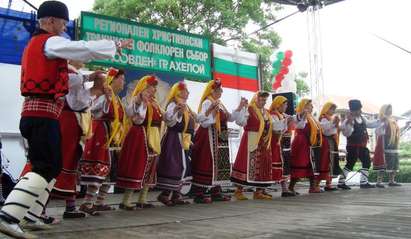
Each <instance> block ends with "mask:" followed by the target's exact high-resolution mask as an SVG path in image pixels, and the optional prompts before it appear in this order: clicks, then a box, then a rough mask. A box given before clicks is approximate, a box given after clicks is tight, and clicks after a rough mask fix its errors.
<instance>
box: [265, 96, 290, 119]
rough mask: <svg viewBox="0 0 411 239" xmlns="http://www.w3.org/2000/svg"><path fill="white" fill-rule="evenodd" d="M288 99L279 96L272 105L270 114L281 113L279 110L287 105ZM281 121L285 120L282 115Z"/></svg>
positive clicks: (280, 115)
mask: <svg viewBox="0 0 411 239" xmlns="http://www.w3.org/2000/svg"><path fill="white" fill-rule="evenodd" d="M287 101H288V99H287V98H286V97H284V96H282V95H278V96H276V97H275V98H274V100H273V102H272V103H271V105H270V109H269V111H270V112H277V113H279V111H278V109H279V108H280V107H281V106H282V105H283V104H284V103H285V102H287ZM278 115H279V117H280V119H283V118H284V116H283V115H282V114H278Z"/></svg>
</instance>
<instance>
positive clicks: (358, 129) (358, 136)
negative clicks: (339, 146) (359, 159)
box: [347, 116, 368, 146]
mask: <svg viewBox="0 0 411 239" xmlns="http://www.w3.org/2000/svg"><path fill="white" fill-rule="evenodd" d="M361 120H362V122H361V124H359V123H358V122H357V121H356V120H355V119H354V131H353V132H352V134H351V135H350V137H348V138H347V145H357V146H358V145H362V146H366V145H367V142H368V132H367V125H366V124H365V119H364V118H363V117H362V116H361Z"/></svg>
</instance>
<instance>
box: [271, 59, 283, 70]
mask: <svg viewBox="0 0 411 239" xmlns="http://www.w3.org/2000/svg"><path fill="white" fill-rule="evenodd" d="M273 68H275V69H278V70H280V68H281V61H275V62H274V63H273Z"/></svg>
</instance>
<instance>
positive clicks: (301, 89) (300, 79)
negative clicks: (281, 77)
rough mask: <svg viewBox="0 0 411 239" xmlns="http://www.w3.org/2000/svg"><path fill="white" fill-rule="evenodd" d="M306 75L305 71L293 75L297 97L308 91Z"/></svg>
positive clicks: (304, 94)
mask: <svg viewBox="0 0 411 239" xmlns="http://www.w3.org/2000/svg"><path fill="white" fill-rule="evenodd" d="M307 76H308V73H307V72H300V73H298V74H297V75H296V76H295V82H296V83H297V95H298V96H299V97H303V96H306V95H308V94H309V93H310V87H309V86H308V84H307V82H306V80H307Z"/></svg>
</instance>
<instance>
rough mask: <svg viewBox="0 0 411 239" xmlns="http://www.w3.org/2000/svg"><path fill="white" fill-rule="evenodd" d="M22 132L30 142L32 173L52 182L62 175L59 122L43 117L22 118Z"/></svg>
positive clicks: (29, 151)
mask: <svg viewBox="0 0 411 239" xmlns="http://www.w3.org/2000/svg"><path fill="white" fill-rule="evenodd" d="M20 132H21V135H22V136H23V137H24V138H26V139H27V142H28V146H29V149H28V159H29V160H30V163H31V165H32V172H34V173H37V174H39V175H40V176H42V177H43V178H44V179H46V181H47V182H50V181H51V180H52V179H53V178H55V177H57V176H58V175H59V174H60V171H61V168H62V158H61V145H60V144H61V142H60V138H61V135H60V124H59V121H58V120H55V119H50V118H42V117H22V118H21V119H20Z"/></svg>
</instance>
